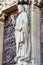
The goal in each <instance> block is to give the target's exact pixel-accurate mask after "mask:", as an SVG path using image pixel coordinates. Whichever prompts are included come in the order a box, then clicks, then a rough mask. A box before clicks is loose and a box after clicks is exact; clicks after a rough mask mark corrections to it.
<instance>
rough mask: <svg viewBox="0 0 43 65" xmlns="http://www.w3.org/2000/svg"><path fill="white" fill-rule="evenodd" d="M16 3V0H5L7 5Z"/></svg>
mask: <svg viewBox="0 0 43 65" xmlns="http://www.w3.org/2000/svg"><path fill="white" fill-rule="evenodd" d="M16 3H17V1H16V0H5V4H6V5H8V6H11V5H14V4H16Z"/></svg>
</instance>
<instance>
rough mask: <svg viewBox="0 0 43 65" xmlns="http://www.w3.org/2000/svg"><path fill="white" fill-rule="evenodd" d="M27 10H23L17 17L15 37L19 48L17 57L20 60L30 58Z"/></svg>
mask: <svg viewBox="0 0 43 65" xmlns="http://www.w3.org/2000/svg"><path fill="white" fill-rule="evenodd" d="M28 24H29V21H28V16H27V13H26V12H24V11H23V12H21V13H20V14H19V16H18V17H17V19H16V26H15V38H16V48H17V58H18V59H20V60H23V59H24V60H25V61H26V60H27V59H28V60H30V52H31V46H30V32H29V31H30V27H29V25H28Z"/></svg>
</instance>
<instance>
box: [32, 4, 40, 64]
mask: <svg viewBox="0 0 43 65" xmlns="http://www.w3.org/2000/svg"><path fill="white" fill-rule="evenodd" d="M31 44H32V65H40V8H38V7H37V6H35V5H34V4H32V5H31Z"/></svg>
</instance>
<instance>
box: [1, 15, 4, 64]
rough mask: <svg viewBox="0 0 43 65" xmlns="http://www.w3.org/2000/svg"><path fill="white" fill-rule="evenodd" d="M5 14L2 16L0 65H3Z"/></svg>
mask: <svg viewBox="0 0 43 65" xmlns="http://www.w3.org/2000/svg"><path fill="white" fill-rule="evenodd" d="M4 19H5V18H4V14H0V65H2V54H3V37H4V36H3V32H4Z"/></svg>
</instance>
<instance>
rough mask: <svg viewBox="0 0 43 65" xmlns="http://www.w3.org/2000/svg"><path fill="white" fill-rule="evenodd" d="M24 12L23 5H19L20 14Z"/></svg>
mask: <svg viewBox="0 0 43 65" xmlns="http://www.w3.org/2000/svg"><path fill="white" fill-rule="evenodd" d="M22 11H24V8H23V5H18V13H20V12H22Z"/></svg>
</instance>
